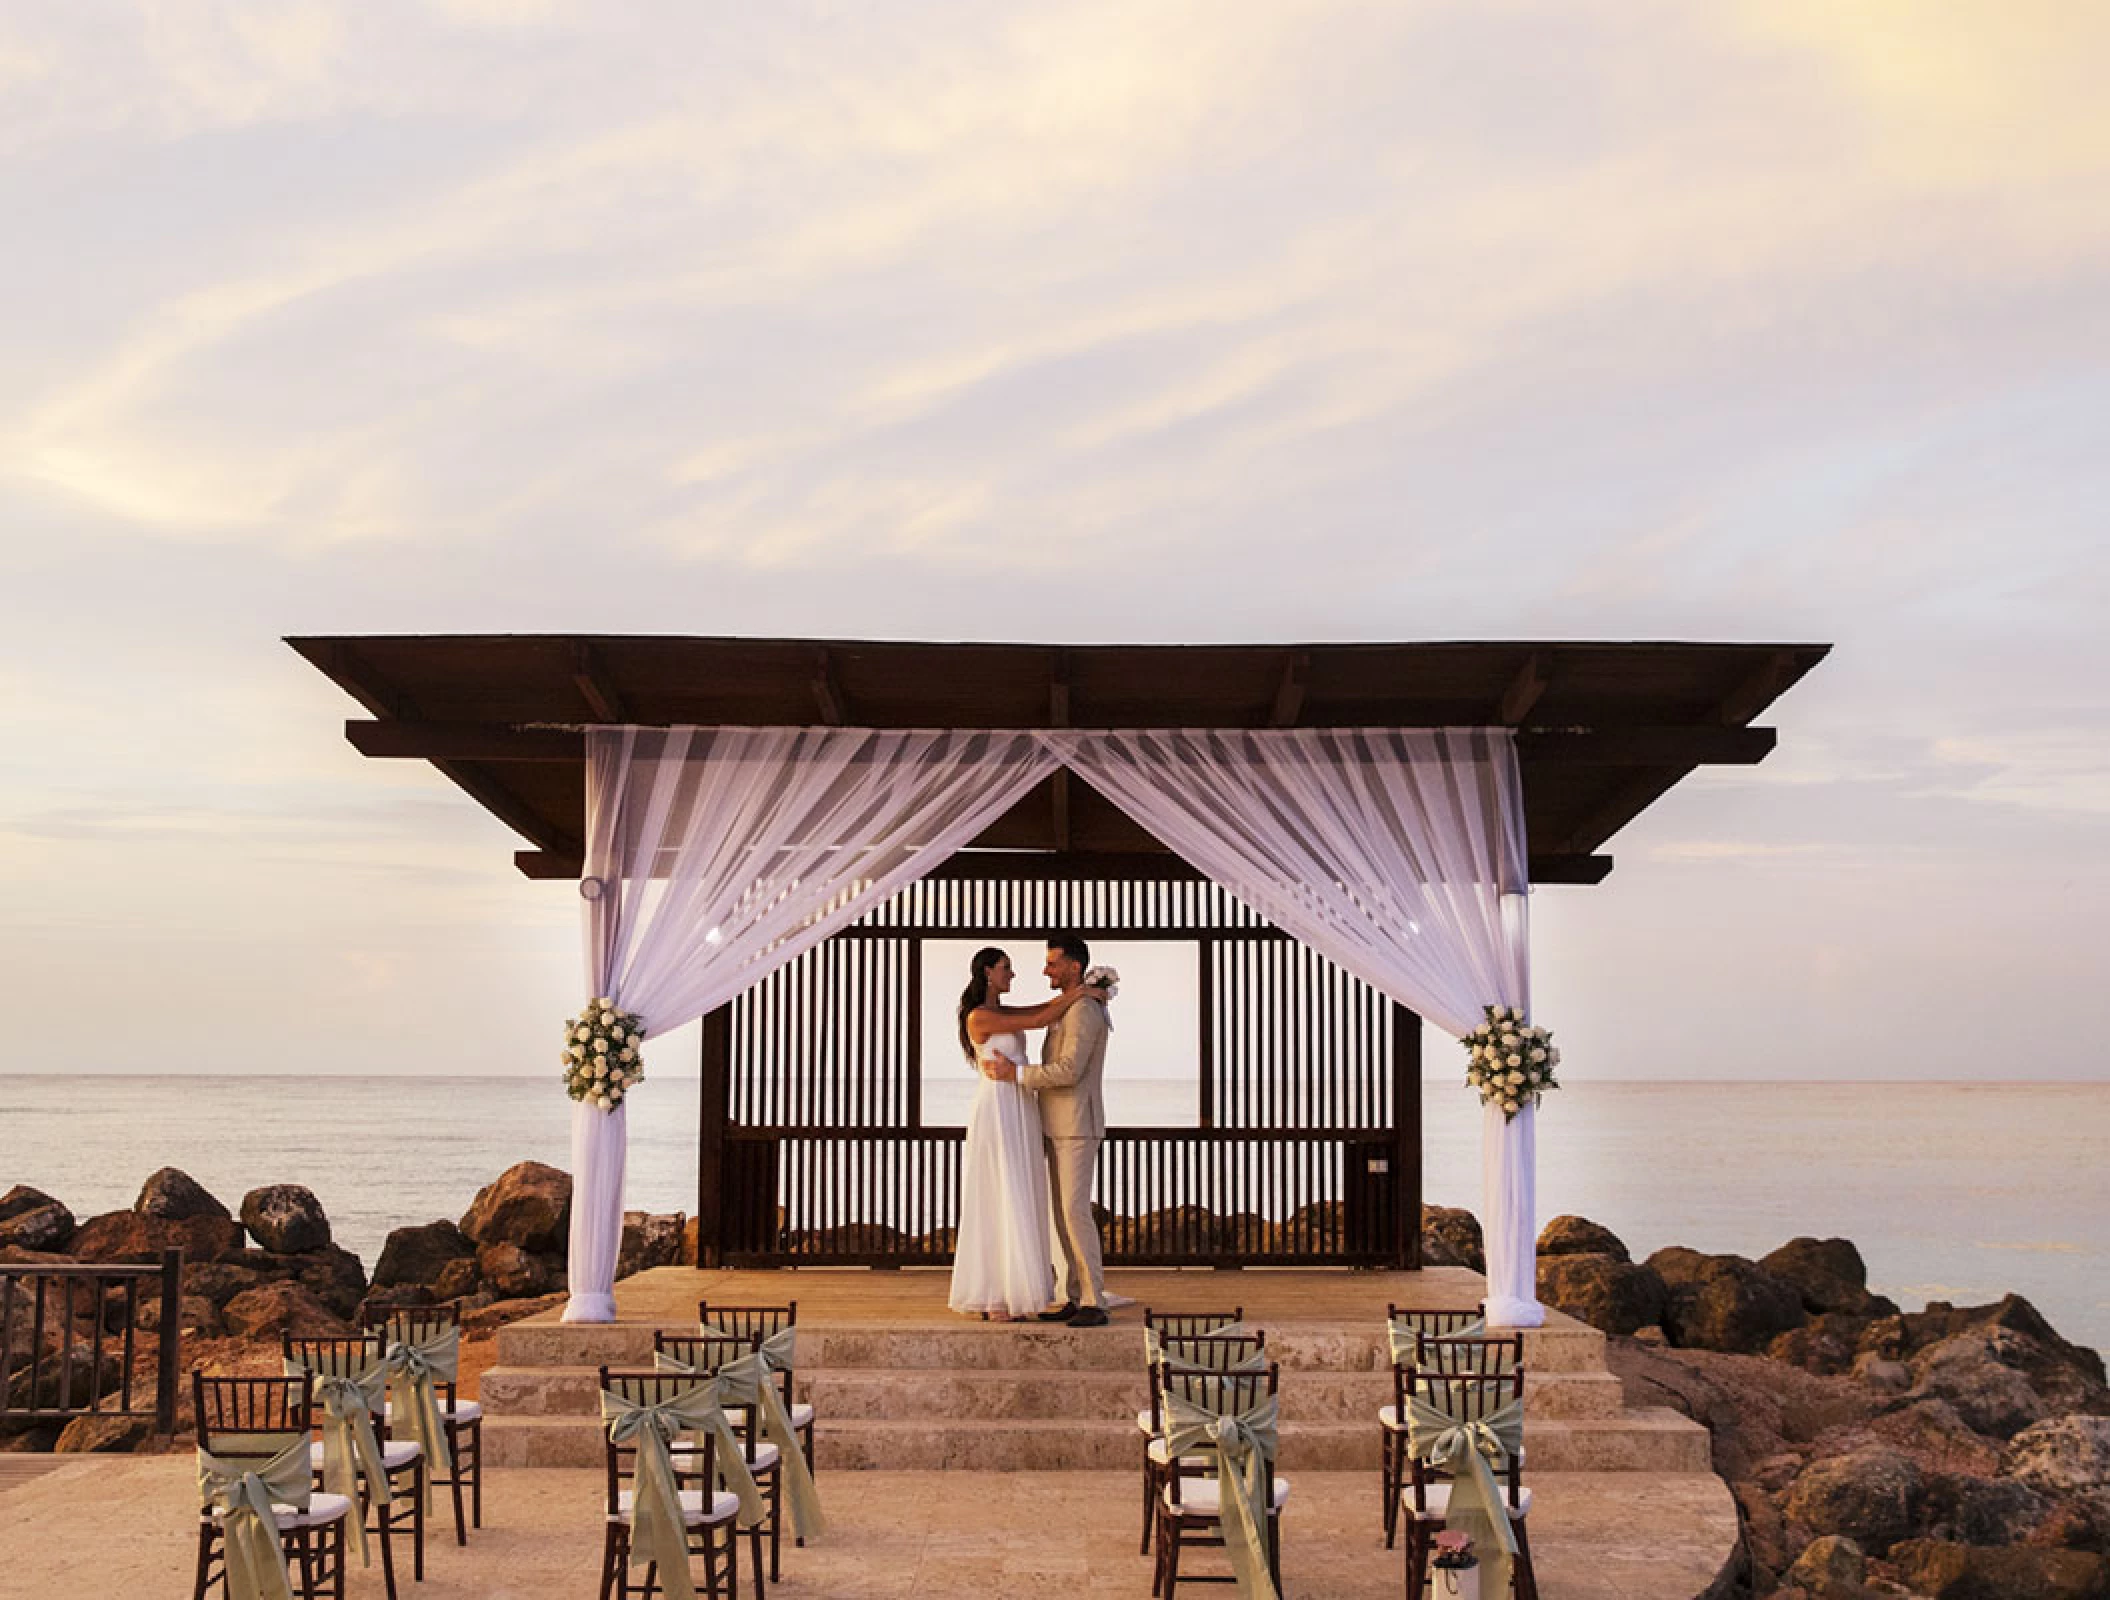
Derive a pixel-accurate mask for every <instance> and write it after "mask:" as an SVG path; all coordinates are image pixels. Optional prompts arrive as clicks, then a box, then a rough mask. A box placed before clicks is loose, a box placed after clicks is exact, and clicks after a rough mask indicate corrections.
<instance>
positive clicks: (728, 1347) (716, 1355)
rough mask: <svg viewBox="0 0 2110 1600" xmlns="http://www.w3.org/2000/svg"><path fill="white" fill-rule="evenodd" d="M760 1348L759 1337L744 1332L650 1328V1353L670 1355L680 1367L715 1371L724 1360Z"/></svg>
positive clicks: (751, 1352) (747, 1354)
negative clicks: (738, 1333) (676, 1331)
mask: <svg viewBox="0 0 2110 1600" xmlns="http://www.w3.org/2000/svg"><path fill="white" fill-rule="evenodd" d="M761 1348H762V1341H761V1340H760V1339H759V1338H751V1337H747V1336H745V1335H727V1334H717V1333H670V1332H668V1331H667V1330H666V1329H665V1328H654V1329H653V1330H652V1350H653V1353H654V1354H656V1355H666V1356H672V1357H673V1358H674V1359H675V1360H676V1361H679V1362H680V1363H681V1364H682V1365H683V1366H686V1367H693V1368H695V1370H696V1371H698V1372H703V1373H715V1372H716V1371H717V1370H718V1369H719V1368H720V1367H722V1366H724V1365H725V1364H726V1363H727V1362H728V1361H738V1360H739V1359H740V1358H741V1357H742V1356H751V1355H753V1354H754V1353H755V1352H756V1351H757V1350H759V1349H761Z"/></svg>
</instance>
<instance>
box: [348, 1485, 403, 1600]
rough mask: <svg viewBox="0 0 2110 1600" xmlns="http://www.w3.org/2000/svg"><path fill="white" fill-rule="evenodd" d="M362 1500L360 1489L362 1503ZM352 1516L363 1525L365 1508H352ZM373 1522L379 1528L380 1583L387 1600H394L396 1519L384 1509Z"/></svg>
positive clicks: (362, 1495)
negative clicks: (386, 1593)
mask: <svg viewBox="0 0 2110 1600" xmlns="http://www.w3.org/2000/svg"><path fill="white" fill-rule="evenodd" d="M364 1498H365V1494H364V1489H363V1488H362V1490H361V1499H362V1501H363V1500H364ZM352 1515H353V1516H355V1517H358V1518H360V1519H361V1521H362V1523H363V1521H364V1519H365V1517H366V1506H365V1505H364V1504H361V1505H359V1506H357V1507H355V1508H353V1511H352ZM374 1521H375V1522H377V1523H379V1524H380V1526H381V1582H382V1585H383V1587H384V1588H386V1589H387V1591H388V1600H396V1538H395V1534H396V1519H395V1516H394V1514H393V1513H391V1512H390V1511H388V1510H387V1509H386V1508H385V1507H384V1508H382V1509H381V1510H379V1511H377V1512H376V1513H375V1514H374Z"/></svg>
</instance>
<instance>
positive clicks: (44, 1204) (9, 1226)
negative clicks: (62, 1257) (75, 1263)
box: [0, 1183, 74, 1251]
mask: <svg viewBox="0 0 2110 1600" xmlns="http://www.w3.org/2000/svg"><path fill="white" fill-rule="evenodd" d="M73 1229H74V1219H73V1213H72V1212H71V1211H68V1210H67V1209H66V1208H65V1206H63V1205H62V1204H60V1203H59V1202H58V1201H56V1200H54V1199H52V1198H51V1196H50V1195H48V1194H45V1193H44V1192H43V1191H42V1190H39V1189H32V1188H30V1187H29V1185H27V1184H23V1183H18V1184H16V1185H15V1186H14V1187H13V1188H12V1189H10V1190H8V1191H7V1193H6V1194H4V1195H0V1246H13V1247H14V1248H16V1249H19V1250H53V1251H57V1250H64V1249H65V1248H66V1242H67V1241H68V1240H69V1239H71V1238H72V1237H73Z"/></svg>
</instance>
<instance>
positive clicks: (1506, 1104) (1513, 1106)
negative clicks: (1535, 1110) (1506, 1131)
mask: <svg viewBox="0 0 2110 1600" xmlns="http://www.w3.org/2000/svg"><path fill="white" fill-rule="evenodd" d="M1502 1109H1503V1110H1504V1111H1506V1112H1508V1113H1509V1114H1510V1115H1511V1116H1515V1115H1516V1111H1517V1103H1516V1102H1515V1101H1514V1100H1504V1101H1503V1102H1502Z"/></svg>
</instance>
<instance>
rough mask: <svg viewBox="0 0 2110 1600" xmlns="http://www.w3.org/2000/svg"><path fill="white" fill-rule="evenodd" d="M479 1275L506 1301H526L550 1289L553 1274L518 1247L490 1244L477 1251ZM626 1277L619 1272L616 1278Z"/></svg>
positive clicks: (493, 1291)
mask: <svg viewBox="0 0 2110 1600" xmlns="http://www.w3.org/2000/svg"><path fill="white" fill-rule="evenodd" d="M476 1268H477V1272H478V1274H479V1275H480V1277H481V1278H482V1280H483V1281H484V1282H485V1283H488V1284H489V1285H490V1286H491V1291H492V1293H494V1294H496V1295H497V1296H498V1297H499V1298H500V1299H504V1300H525V1299H527V1298H529V1297H530V1296H533V1295H538V1294H543V1293H546V1292H547V1291H548V1289H549V1273H548V1272H547V1271H546V1270H545V1269H544V1267H543V1265H542V1263H541V1262H540V1261H538V1260H536V1259H535V1258H534V1257H533V1256H531V1255H529V1254H528V1253H527V1252H526V1251H525V1250H523V1249H521V1248H520V1246H519V1245H517V1244H506V1243H503V1242H501V1243H498V1244H487V1245H485V1246H484V1247H483V1248H482V1249H480V1250H478V1251H477V1252H476ZM622 1275H623V1272H622V1269H621V1268H620V1267H618V1268H617V1269H616V1276H617V1277H619V1278H620V1277H621V1276H622Z"/></svg>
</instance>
